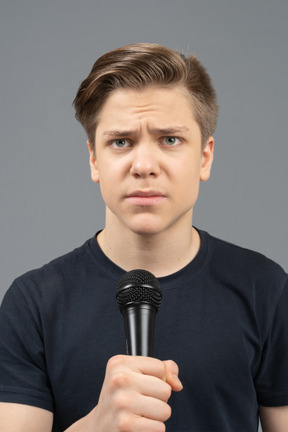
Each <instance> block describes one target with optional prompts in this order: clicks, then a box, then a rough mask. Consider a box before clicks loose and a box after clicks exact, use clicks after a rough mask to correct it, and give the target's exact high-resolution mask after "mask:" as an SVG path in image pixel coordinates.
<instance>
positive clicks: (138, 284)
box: [116, 270, 162, 357]
mask: <svg viewBox="0 0 288 432" xmlns="http://www.w3.org/2000/svg"><path fill="white" fill-rule="evenodd" d="M161 299H162V293H161V289H160V284H159V282H158V280H157V279H156V277H155V276H154V275H153V274H152V273H150V272H149V271H147V270H131V271H129V272H127V273H125V274H124V276H122V278H121V279H120V281H119V283H118V287H117V293H116V301H117V304H118V308H119V310H120V312H121V313H122V315H123V318H124V326H125V334H126V348H127V354H128V355H133V356H135V355H136V356H147V357H152V355H153V345H154V324H155V317H156V313H157V312H158V310H159V308H160V305H161Z"/></svg>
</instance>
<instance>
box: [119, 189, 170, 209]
mask: <svg viewBox="0 0 288 432" xmlns="http://www.w3.org/2000/svg"><path fill="white" fill-rule="evenodd" d="M165 198H166V196H165V195H164V194H163V193H161V192H159V191H135V192H132V193H130V194H129V195H127V199H128V200H129V202H131V203H132V204H134V205H140V206H141V205H142V206H153V205H155V204H158V203H160V202H162V201H163V200H164V199H165Z"/></svg>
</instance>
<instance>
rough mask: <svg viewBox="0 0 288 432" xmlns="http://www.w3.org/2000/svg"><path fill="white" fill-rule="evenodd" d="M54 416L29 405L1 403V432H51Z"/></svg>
mask: <svg viewBox="0 0 288 432" xmlns="http://www.w3.org/2000/svg"><path fill="white" fill-rule="evenodd" d="M52 423H53V414H52V413H51V412H50V411H46V410H44V409H41V408H36V407H33V406H29V405H21V404H14V403H6V402H5V403H4V402H0V430H1V432H26V431H29V432H51V431H52Z"/></svg>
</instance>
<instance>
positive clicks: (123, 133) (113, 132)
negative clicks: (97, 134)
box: [103, 130, 135, 138]
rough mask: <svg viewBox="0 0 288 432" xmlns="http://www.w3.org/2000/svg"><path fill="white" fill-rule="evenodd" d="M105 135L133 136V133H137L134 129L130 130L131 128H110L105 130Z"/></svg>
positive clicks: (116, 136)
mask: <svg viewBox="0 0 288 432" xmlns="http://www.w3.org/2000/svg"><path fill="white" fill-rule="evenodd" d="M103 135H105V136H108V137H111V138H121V137H123V136H125V137H126V136H131V135H135V132H134V131H131V130H130V131H129V130H123V131H121V130H110V131H109V130H108V131H104V132H103Z"/></svg>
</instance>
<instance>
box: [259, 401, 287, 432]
mask: <svg viewBox="0 0 288 432" xmlns="http://www.w3.org/2000/svg"><path fill="white" fill-rule="evenodd" d="M259 413H260V420H261V426H262V429H263V432H287V431H288V406H279V407H264V406H259Z"/></svg>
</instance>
